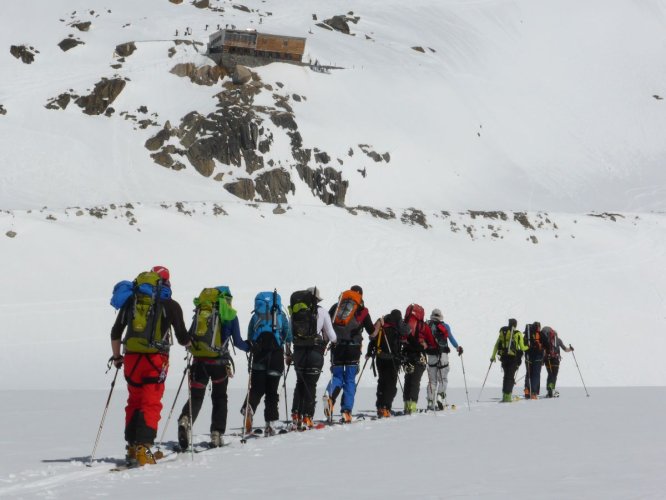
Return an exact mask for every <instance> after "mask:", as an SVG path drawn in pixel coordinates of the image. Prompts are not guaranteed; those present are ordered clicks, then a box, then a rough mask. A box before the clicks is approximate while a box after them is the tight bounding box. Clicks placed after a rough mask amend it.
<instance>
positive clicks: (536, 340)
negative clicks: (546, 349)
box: [525, 324, 543, 353]
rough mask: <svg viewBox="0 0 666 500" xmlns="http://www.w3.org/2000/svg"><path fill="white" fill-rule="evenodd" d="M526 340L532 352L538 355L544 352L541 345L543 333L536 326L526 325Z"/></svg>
mask: <svg viewBox="0 0 666 500" xmlns="http://www.w3.org/2000/svg"><path fill="white" fill-rule="evenodd" d="M525 339H526V340H527V346H528V347H529V348H530V352H532V353H538V352H542V351H543V345H542V343H541V331H540V330H539V329H538V328H535V327H534V324H528V325H525Z"/></svg>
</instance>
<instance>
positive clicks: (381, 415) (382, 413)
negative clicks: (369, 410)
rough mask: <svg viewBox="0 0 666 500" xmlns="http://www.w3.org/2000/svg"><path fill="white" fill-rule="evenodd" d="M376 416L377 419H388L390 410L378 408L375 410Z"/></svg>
mask: <svg viewBox="0 0 666 500" xmlns="http://www.w3.org/2000/svg"><path fill="white" fill-rule="evenodd" d="M377 416H378V417H379V418H389V417H390V416H391V410H389V409H388V408H380V409H379V410H377Z"/></svg>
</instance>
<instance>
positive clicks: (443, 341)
mask: <svg viewBox="0 0 666 500" xmlns="http://www.w3.org/2000/svg"><path fill="white" fill-rule="evenodd" d="M428 326H429V327H430V331H431V332H432V336H433V338H434V339H435V342H436V344H437V348H438V349H439V351H441V352H446V353H448V352H449V351H450V349H449V331H448V329H447V328H446V325H445V324H444V323H443V322H442V321H435V320H431V321H428ZM442 330H444V331H442Z"/></svg>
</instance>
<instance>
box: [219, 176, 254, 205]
mask: <svg viewBox="0 0 666 500" xmlns="http://www.w3.org/2000/svg"><path fill="white" fill-rule="evenodd" d="M224 189H226V190H227V191H229V192H230V193H231V194H233V195H234V196H238V197H239V198H240V199H242V200H246V201H250V200H253V199H254V184H253V183H252V179H238V180H237V181H235V182H230V183H228V184H225V185H224Z"/></svg>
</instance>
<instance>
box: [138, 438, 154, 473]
mask: <svg viewBox="0 0 666 500" xmlns="http://www.w3.org/2000/svg"><path fill="white" fill-rule="evenodd" d="M136 463H137V465H138V466H139V467H143V466H144V465H146V464H151V465H154V464H156V463H157V461H156V460H155V457H154V456H153V452H152V451H151V450H150V444H149V443H146V444H138V445H136Z"/></svg>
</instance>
